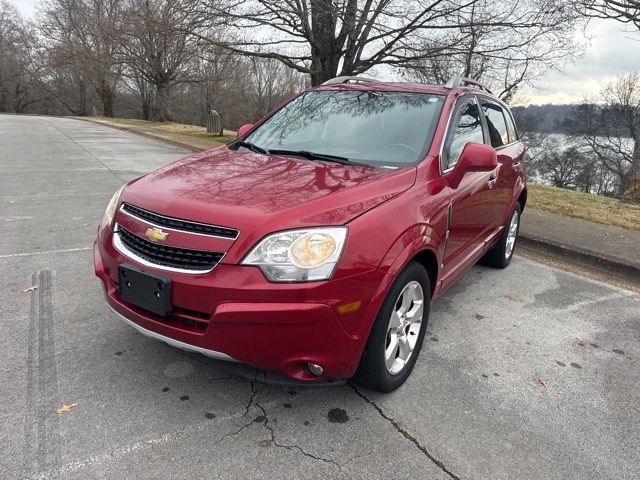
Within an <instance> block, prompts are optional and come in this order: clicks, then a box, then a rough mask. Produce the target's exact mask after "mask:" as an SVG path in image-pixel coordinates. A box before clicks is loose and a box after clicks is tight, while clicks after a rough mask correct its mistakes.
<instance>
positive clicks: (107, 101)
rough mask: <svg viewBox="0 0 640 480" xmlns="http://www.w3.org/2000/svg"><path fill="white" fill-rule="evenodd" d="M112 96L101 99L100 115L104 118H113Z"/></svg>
mask: <svg viewBox="0 0 640 480" xmlns="http://www.w3.org/2000/svg"><path fill="white" fill-rule="evenodd" d="M114 96H115V95H112V94H109V95H107V96H105V97H103V98H102V113H103V115H104V116H105V117H110V118H113V104H114Z"/></svg>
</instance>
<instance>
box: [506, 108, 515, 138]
mask: <svg viewBox="0 0 640 480" xmlns="http://www.w3.org/2000/svg"><path fill="white" fill-rule="evenodd" d="M504 118H505V119H506V120H507V131H508V132H509V142H515V141H516V140H518V132H516V125H515V124H514V123H513V118H512V117H511V115H509V112H506V111H505V112H504Z"/></svg>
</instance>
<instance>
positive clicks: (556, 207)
mask: <svg viewBox="0 0 640 480" xmlns="http://www.w3.org/2000/svg"><path fill="white" fill-rule="evenodd" d="M528 187H529V195H528V197H527V207H532V208H539V209H540V210H546V211H547V212H551V213H558V214H560V215H566V216H568V217H575V218H582V219H584V220H589V221H591V222H596V223H603V224H605V225H615V226H616V227H623V228H628V229H631V230H639V231H640V204H628V203H622V202H620V201H619V200H617V199H615V198H608V197H601V196H599V195H591V194H589V193H582V192H576V191H573V190H567V189H564V188H557V187H549V186H546V185H539V184H536V183H529V184H528Z"/></svg>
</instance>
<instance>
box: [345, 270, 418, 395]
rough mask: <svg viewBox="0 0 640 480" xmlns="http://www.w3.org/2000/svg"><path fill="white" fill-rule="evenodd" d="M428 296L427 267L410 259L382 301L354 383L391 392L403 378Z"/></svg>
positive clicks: (414, 350) (415, 351) (415, 355)
mask: <svg viewBox="0 0 640 480" xmlns="http://www.w3.org/2000/svg"><path fill="white" fill-rule="evenodd" d="M430 297H431V289H430V285H429V275H428V274H427V271H426V270H425V268H424V267H423V266H422V265H421V264H419V263H417V262H411V263H410V264H409V265H408V266H407V267H406V268H405V269H404V270H403V271H402V272H401V273H400V274H399V275H398V278H396V280H395V282H394V283H393V285H392V286H391V289H390V290H389V293H388V294H387V297H386V298H385V300H384V302H383V303H382V307H381V308H380V312H379V313H378V316H377V317H376V321H375V324H374V325H373V328H372V329H371V333H370V334H369V339H368V340H367V345H366V346H365V349H364V353H363V354H362V359H361V360H360V365H359V366H358V371H357V372H356V376H355V381H356V382H357V383H359V384H361V385H363V386H365V387H368V388H370V389H372V390H377V391H379V392H391V391H393V390H395V389H396V388H398V387H399V386H400V385H402V384H403V383H404V382H405V380H406V379H407V377H409V374H410V373H411V371H412V370H413V366H414V365H415V363H416V360H417V358H418V354H419V353H420V348H421V347H422V341H423V339H424V334H425V331H426V329H427V320H428V318H429V303H430Z"/></svg>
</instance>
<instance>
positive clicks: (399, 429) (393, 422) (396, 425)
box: [349, 382, 460, 480]
mask: <svg viewBox="0 0 640 480" xmlns="http://www.w3.org/2000/svg"><path fill="white" fill-rule="evenodd" d="M349 386H351V388H352V389H353V391H354V392H356V395H358V396H359V397H360V398H362V399H363V400H364V401H365V402H367V403H368V404H369V405H371V406H372V407H373V408H374V409H375V410H376V411H377V412H378V414H379V415H380V416H381V417H382V418H384V419H385V420H386V421H387V422H389V423H390V424H391V426H392V427H393V428H394V429H395V430H396V431H397V432H398V433H400V434H401V435H402V436H403V437H404V438H406V439H407V440H409V441H410V442H411V443H413V444H414V445H415V446H416V448H417V449H418V450H420V451H421V452H422V453H423V454H424V455H425V456H426V457H427V458H428V459H429V460H431V461H432V462H433V464H434V465H436V466H437V467H438V468H439V469H440V470H442V471H443V472H444V473H446V474H447V475H448V476H449V477H450V478H453V479H454V480H460V477H459V476H458V475H456V474H455V473H453V472H452V471H451V470H449V469H448V468H447V466H446V465H445V464H444V463H442V461H440V460H438V459H437V458H436V457H434V456H433V455H432V454H431V453H429V450H427V447H425V446H424V445H422V444H421V443H420V442H419V441H418V439H417V438H416V437H414V436H413V435H411V434H410V433H409V432H407V431H406V430H405V429H404V428H402V427H401V426H400V424H399V423H398V422H397V421H396V420H394V419H393V418H391V417H390V416H389V415H387V414H386V413H384V411H383V410H382V408H380V407H379V406H378V404H377V403H376V402H374V401H373V400H371V399H370V398H369V397H367V396H366V395H365V394H364V393H362V392H361V391H360V390H358V387H356V386H355V385H354V384H353V382H349Z"/></svg>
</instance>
